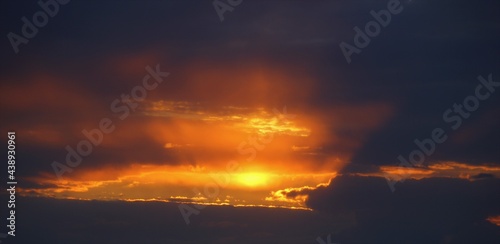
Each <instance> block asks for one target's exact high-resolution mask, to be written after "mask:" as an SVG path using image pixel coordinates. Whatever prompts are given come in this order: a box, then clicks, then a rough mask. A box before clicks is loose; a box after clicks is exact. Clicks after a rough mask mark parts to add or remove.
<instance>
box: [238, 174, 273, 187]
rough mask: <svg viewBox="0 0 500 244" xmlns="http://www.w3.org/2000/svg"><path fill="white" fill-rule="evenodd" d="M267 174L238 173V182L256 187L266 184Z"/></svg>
mask: <svg viewBox="0 0 500 244" xmlns="http://www.w3.org/2000/svg"><path fill="white" fill-rule="evenodd" d="M268 179H269V176H268V175H266V174H264V173H242V174H239V175H238V181H239V183H241V184H243V185H246V186H249V187H257V186H264V185H266V184H267V181H268Z"/></svg>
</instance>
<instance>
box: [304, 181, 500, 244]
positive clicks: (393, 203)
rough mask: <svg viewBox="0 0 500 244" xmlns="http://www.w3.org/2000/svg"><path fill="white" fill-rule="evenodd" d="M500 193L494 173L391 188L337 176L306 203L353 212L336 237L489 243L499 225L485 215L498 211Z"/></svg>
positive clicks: (346, 239)
mask: <svg viewBox="0 0 500 244" xmlns="http://www.w3.org/2000/svg"><path fill="white" fill-rule="evenodd" d="M499 196H500V181H499V180H498V179H485V180H481V181H472V182H471V181H468V180H462V179H451V178H428V179H422V180H406V181H404V182H403V183H397V189H396V191H395V192H394V193H392V192H391V190H390V189H389V187H388V185H387V182H386V180H385V179H384V178H379V177H361V176H339V177H336V178H335V179H333V180H332V182H331V183H330V185H329V186H327V187H320V188H318V189H317V190H315V191H313V192H311V193H309V199H308V200H307V204H308V206H309V207H311V208H313V209H315V210H318V211H321V212H328V213H330V214H337V213H345V212H354V213H355V216H356V221H357V225H356V226H354V227H352V228H351V229H349V230H346V231H344V232H341V233H338V234H337V235H335V237H336V240H338V241H339V242H340V243H343V242H361V243H368V242H369V243H381V242H383V243H405V242H407V243H422V242H435V243H441V242H442V243H462V242H463V243H468V242H477V243H492V242H495V241H498V240H500V229H498V227H497V226H495V225H493V224H491V223H489V222H487V221H486V219H487V218H488V217H490V216H495V215H498V214H500V209H499V208H498V206H500V198H499Z"/></svg>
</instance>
